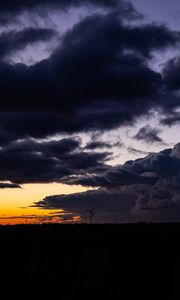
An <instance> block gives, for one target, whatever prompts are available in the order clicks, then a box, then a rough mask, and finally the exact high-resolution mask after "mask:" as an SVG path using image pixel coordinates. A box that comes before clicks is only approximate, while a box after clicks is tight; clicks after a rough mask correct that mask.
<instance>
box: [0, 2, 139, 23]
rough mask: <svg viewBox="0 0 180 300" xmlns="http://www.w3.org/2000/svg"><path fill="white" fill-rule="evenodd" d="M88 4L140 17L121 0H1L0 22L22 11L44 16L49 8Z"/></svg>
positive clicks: (8, 19)
mask: <svg viewBox="0 0 180 300" xmlns="http://www.w3.org/2000/svg"><path fill="white" fill-rule="evenodd" d="M88 5H92V6H95V7H102V8H105V9H115V8H118V9H119V13H120V14H121V17H129V15H131V18H135V19H136V18H139V17H141V15H140V14H139V13H137V11H136V10H135V8H134V7H133V5H132V4H131V3H129V2H127V1H123V0H38V1H36V0H28V1H23V0H15V1H13V2H12V1H9V0H8V1H4V0H2V1H1V3H0V22H1V23H2V24H5V23H8V22H12V21H13V17H16V16H18V15H19V14H20V13H22V12H24V11H25V12H26V11H27V12H29V13H30V12H32V11H33V12H36V13H39V15H40V16H43V17H44V15H45V14H44V13H45V12H48V11H49V10H51V9H60V10H61V11H67V10H68V9H70V8H73V7H88Z"/></svg>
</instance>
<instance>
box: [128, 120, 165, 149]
mask: <svg viewBox="0 0 180 300" xmlns="http://www.w3.org/2000/svg"><path fill="white" fill-rule="evenodd" d="M160 132H161V130H160V129H158V128H151V127H150V126H149V125H147V126H144V127H142V128H141V129H140V130H139V131H138V133H137V134H136V135H135V136H134V137H133V138H134V139H136V140H139V141H144V142H146V143H148V144H163V145H165V143H164V141H163V140H162V138H160V137H159V136H158V134H159V133H160Z"/></svg>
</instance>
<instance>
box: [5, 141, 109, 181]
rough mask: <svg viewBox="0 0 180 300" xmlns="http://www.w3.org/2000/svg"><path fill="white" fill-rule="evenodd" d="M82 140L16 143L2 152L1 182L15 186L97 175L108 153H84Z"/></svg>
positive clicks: (9, 145)
mask: <svg viewBox="0 0 180 300" xmlns="http://www.w3.org/2000/svg"><path fill="white" fill-rule="evenodd" d="M80 144H81V141H80V140H79V139H75V138H74V139H73V138H69V139H68V138H64V139H61V140H59V141H50V142H41V143H40V142H37V141H35V140H32V139H29V140H23V141H15V142H12V143H9V144H7V145H4V146H3V147H2V148H1V149H0V180H2V181H4V180H7V181H11V182H13V183H16V184H17V183H18V184H21V183H37V182H39V183H41V182H62V183H63V178H64V177H65V176H68V177H72V176H76V175H77V174H78V175H79V176H80V175H82V174H85V173H88V174H91V173H96V172H98V170H99V169H101V168H103V167H105V162H106V161H107V160H108V159H110V158H111V153H109V152H102V153H98V152H94V153H90V152H84V151H82V149H81V148H80Z"/></svg>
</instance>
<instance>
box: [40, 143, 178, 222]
mask: <svg viewBox="0 0 180 300" xmlns="http://www.w3.org/2000/svg"><path fill="white" fill-rule="evenodd" d="M73 182H75V183H76V184H77V183H78V182H79V183H80V184H82V185H88V186H91V187H94V186H97V187H98V189H97V190H95V191H87V192H83V193H79V194H73V195H66V196H65V195H59V196H58V195H57V196H51V197H46V198H45V199H43V200H42V201H39V202H36V203H35V206H36V207H39V208H46V209H52V208H55V209H58V208H60V209H64V210H65V211H67V212H68V211H70V212H74V213H76V214H78V215H80V216H81V218H82V220H84V218H86V216H87V211H88V210H89V209H91V208H92V207H93V208H96V210H97V214H98V217H97V219H96V221H97V222H99V221H101V222H103V221H111V222H125V221H126V222H127V221H142V220H144V221H157V222H158V221H171V222H173V221H179V218H180V197H179V191H180V144H177V145H176V146H175V147H174V148H173V149H167V150H164V151H162V152H160V153H156V154H155V153H154V154H150V155H148V156H147V157H145V158H143V159H138V160H135V161H129V162H126V163H125V164H124V165H122V166H119V167H109V169H108V168H107V169H106V170H105V171H104V172H102V174H101V175H99V176H94V175H92V176H87V175H86V176H84V178H83V176H80V177H79V178H77V177H76V178H75V180H74V181H73ZM67 183H72V179H71V178H70V179H69V180H67ZM113 217H114V219H113Z"/></svg>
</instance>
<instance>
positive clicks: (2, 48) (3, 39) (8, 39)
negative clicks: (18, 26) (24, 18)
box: [0, 27, 56, 58]
mask: <svg viewBox="0 0 180 300" xmlns="http://www.w3.org/2000/svg"><path fill="white" fill-rule="evenodd" d="M55 35H56V32H55V30H53V29H48V28H33V27H29V28H25V29H23V30H21V31H16V30H11V31H4V32H2V33H1V34H0V57H1V58H3V57H4V56H8V55H9V54H11V53H12V52H15V51H19V50H22V49H24V48H25V47H26V46H28V45H32V44H34V43H37V42H43V41H49V40H50V39H52V38H53V37H54V36H55Z"/></svg>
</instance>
